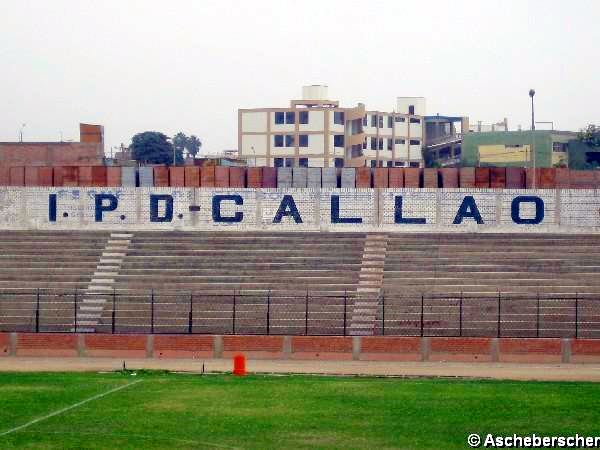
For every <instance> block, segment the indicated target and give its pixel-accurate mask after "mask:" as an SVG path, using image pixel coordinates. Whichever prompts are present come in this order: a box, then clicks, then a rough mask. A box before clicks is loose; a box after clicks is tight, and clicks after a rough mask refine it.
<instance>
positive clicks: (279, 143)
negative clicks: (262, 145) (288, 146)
mask: <svg viewBox="0 0 600 450" xmlns="http://www.w3.org/2000/svg"><path fill="white" fill-rule="evenodd" d="M273 138H274V139H275V147H283V134H276V135H275V136H273Z"/></svg>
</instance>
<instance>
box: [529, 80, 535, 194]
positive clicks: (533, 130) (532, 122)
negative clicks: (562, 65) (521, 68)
mask: <svg viewBox="0 0 600 450" xmlns="http://www.w3.org/2000/svg"><path fill="white" fill-rule="evenodd" d="M534 95H535V90H534V89H529V96H530V97H531V160H532V163H533V183H532V187H533V189H535V188H536V176H535V162H536V161H535V113H534V109H533V96H534Z"/></svg>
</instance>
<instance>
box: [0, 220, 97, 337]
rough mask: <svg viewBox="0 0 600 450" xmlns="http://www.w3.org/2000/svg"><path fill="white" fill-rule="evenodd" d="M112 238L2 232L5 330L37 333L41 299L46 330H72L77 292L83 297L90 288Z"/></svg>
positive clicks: (0, 294) (0, 305) (0, 298)
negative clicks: (35, 319) (101, 257)
mask: <svg viewBox="0 0 600 450" xmlns="http://www.w3.org/2000/svg"><path fill="white" fill-rule="evenodd" d="M108 235H109V233H103V232H73V231H2V232H1V233H0V329H2V330H3V331H25V330H27V331H29V330H31V329H32V327H34V312H35V309H36V305H37V303H38V298H39V305H40V306H39V310H40V323H41V324H42V326H41V328H40V329H41V330H42V331H43V330H45V329H47V330H51V331H68V330H69V329H70V328H71V327H72V324H71V318H72V317H73V312H74V309H73V308H74V306H73V305H74V294H75V290H78V291H81V292H82V291H83V290H85V289H86V288H87V287H88V284H89V282H90V279H91V277H92V274H93V273H94V270H95V268H96V265H97V264H98V259H99V257H100V254H101V253H102V250H103V249H104V247H105V245H106V241H107V239H108ZM38 290H39V297H38ZM67 318H68V319H67ZM67 322H68V323H67Z"/></svg>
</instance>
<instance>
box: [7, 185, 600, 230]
mask: <svg viewBox="0 0 600 450" xmlns="http://www.w3.org/2000/svg"><path fill="white" fill-rule="evenodd" d="M101 191H102V193H107V194H112V195H115V196H116V197H117V199H118V206H117V209H116V210H115V211H107V212H104V213H103V221H102V222H97V221H96V220H95V214H94V212H95V196H96V195H97V193H98V189H97V188H78V187H72V188H69V189H65V188H60V187H59V188H13V187H8V188H6V187H5V188H0V209H1V210H2V211H3V214H2V215H0V228H1V229H30V230H31V229H67V230H81V229H85V230H89V229H111V230H126V229H129V230H153V229H154V230H160V229H189V230H204V229H206V230H210V229H214V230H218V229H229V230H237V231H244V230H263V229H270V230H282V231H283V230H288V231H292V230H302V229H310V230H315V231H317V230H320V229H322V230H327V229H331V230H334V229H347V230H351V231H364V230H366V229H371V230H374V231H376V230H386V231H396V232H402V231H433V232H440V231H446V232H457V231H467V232H485V231H488V232H519V233H523V232H561V233H574V232H580V233H581V232H594V233H599V232H600V216H599V215H598V214H597V211H598V209H599V208H600V194H599V193H598V191H595V190H593V189H581V190H569V189H563V190H555V189H540V190H495V189H475V190H466V189H462V190H459V189H437V190H429V189H380V190H375V189H352V190H329V189H324V190H320V191H319V190H313V189H278V190H276V191H272V190H264V191H263V190H260V189H256V190H255V189H191V188H103V189H102V190H101ZM50 194H56V195H57V210H56V212H57V214H56V221H54V222H52V221H50V220H49V195H50ZM151 194H162V195H165V194H166V195H171V196H172V197H173V219H172V220H171V221H170V222H150V215H149V211H150V208H149V203H150V195H151ZM217 194H237V195H240V196H241V197H242V198H243V205H239V206H238V205H235V204H234V203H232V202H224V203H223V205H222V208H223V211H224V212H225V214H226V215H228V216H231V215H232V213H234V212H236V211H240V212H243V214H244V218H243V221H242V222H240V223H223V222H214V221H213V219H212V214H211V213H212V210H211V208H212V201H211V200H212V198H213V196H214V195H217ZM286 194H288V195H292V196H293V198H294V200H295V202H296V205H297V207H298V210H299V212H300V214H301V216H302V220H303V223H301V224H296V223H294V222H293V220H291V219H290V218H289V217H287V218H286V219H285V221H284V222H282V223H281V224H274V223H273V217H274V216H275V212H276V211H277V209H278V207H279V205H280V202H281V200H282V198H283V195H286ZM332 195H339V197H340V217H360V218H362V220H363V222H362V223H361V224H333V223H331V196H332ZM399 195H400V196H402V197H403V202H402V204H403V216H404V217H412V218H424V219H426V223H425V224H422V225H404V224H396V223H395V222H394V212H395V211H394V205H395V197H396V196H399ZM466 196H471V197H473V198H474V199H475V202H476V204H477V207H478V209H479V212H480V214H481V217H482V218H483V221H484V223H483V224H477V223H476V222H475V220H474V219H473V218H465V219H464V220H463V222H462V223H461V224H456V225H455V224H453V221H454V218H455V217H456V214H457V212H458V209H459V206H460V205H461V203H462V202H463V201H464V199H465V197H466ZM522 196H529V197H530V196H535V197H538V198H539V199H541V200H542V201H543V211H544V216H543V219H542V221H541V222H540V223H538V224H517V223H515V222H514V220H513V218H512V215H511V211H512V206H513V202H514V200H515V198H517V197H522ZM378 197H379V198H378ZM190 205H199V206H200V211H199V212H198V213H191V212H190V211H189V206H190ZM519 211H520V212H519V214H520V216H521V218H522V219H532V218H533V217H535V214H534V212H535V209H534V208H533V204H532V202H531V201H530V200H527V201H525V203H523V204H522V205H521V208H520V209H519ZM63 212H66V213H68V214H67V215H66V216H63V214H62V213H63ZM159 212H163V213H164V209H162V210H161V209H160V208H159ZM179 214H181V215H182V218H181V219H179V218H178V215H179Z"/></svg>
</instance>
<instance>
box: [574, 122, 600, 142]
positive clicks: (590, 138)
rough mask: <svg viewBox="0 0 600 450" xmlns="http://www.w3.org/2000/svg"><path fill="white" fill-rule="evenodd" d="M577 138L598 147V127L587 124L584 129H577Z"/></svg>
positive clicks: (599, 133) (599, 138) (599, 140)
mask: <svg viewBox="0 0 600 450" xmlns="http://www.w3.org/2000/svg"><path fill="white" fill-rule="evenodd" d="M577 138H578V139H579V140H580V141H581V142H584V143H585V144H586V145H588V146H590V147H600V127H597V126H596V125H594V124H589V125H588V126H587V127H585V129H583V130H581V131H579V133H578V135H577Z"/></svg>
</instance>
